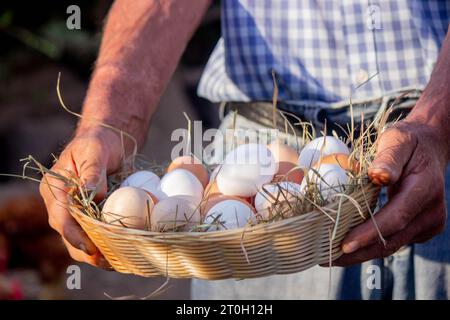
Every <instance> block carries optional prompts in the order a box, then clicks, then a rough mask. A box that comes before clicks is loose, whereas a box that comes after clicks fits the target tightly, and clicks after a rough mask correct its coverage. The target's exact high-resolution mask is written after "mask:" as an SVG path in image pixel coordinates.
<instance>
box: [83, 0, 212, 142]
mask: <svg viewBox="0 0 450 320" xmlns="http://www.w3.org/2000/svg"><path fill="white" fill-rule="evenodd" d="M209 2H210V1H209V0H196V1H182V0H160V1H158V0H134V1H126V0H116V1H115V3H114V4H113V6H112V8H111V10H110V12H109V15H108V19H107V23H106V26H105V29H104V35H103V40H102V43H101V47H100V53H99V57H98V60H97V63H96V66H95V70H94V72H93V75H92V79H91V82H90V85H89V89H88V92H87V95H86V99H85V102H84V106H83V112H82V114H83V120H81V121H80V123H79V126H78V129H77V131H78V132H82V131H84V130H86V129H87V128H90V127H92V126H95V125H96V124H95V123H97V121H102V122H103V123H106V124H108V125H111V126H114V127H116V128H118V129H120V130H123V131H125V132H127V133H129V134H131V135H132V136H134V137H135V138H136V140H137V141H138V144H139V145H141V144H142V142H143V141H144V138H145V135H146V132H147V127H148V123H149V120H150V117H151V115H152V113H153V112H154V110H155V108H156V106H157V104H158V101H159V99H160V96H161V94H162V92H163V91H164V89H165V87H166V85H167V83H168V81H169V79H170V77H171V75H172V74H173V72H174V70H175V68H176V65H177V63H178V60H179V59H180V56H181V54H182V53H183V51H184V48H185V46H186V44H187V42H188V41H189V39H190V37H191V35H192V33H193V32H194V30H195V28H196V27H197V26H198V24H199V23H200V21H201V18H202V16H203V14H204V12H205V11H206V9H207V7H208V4H209ZM89 119H96V121H95V122H94V121H90V120H89Z"/></svg>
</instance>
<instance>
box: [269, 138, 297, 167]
mask: <svg viewBox="0 0 450 320" xmlns="http://www.w3.org/2000/svg"><path fill="white" fill-rule="evenodd" d="M267 147H268V149H269V150H270V151H271V152H272V154H273V157H274V158H275V161H276V162H291V163H295V164H297V160H298V152H297V151H296V150H295V149H294V148H292V147H290V146H288V145H286V144H284V143H282V142H280V141H279V140H275V141H273V142H272V143H270V144H269V145H268V146H267Z"/></svg>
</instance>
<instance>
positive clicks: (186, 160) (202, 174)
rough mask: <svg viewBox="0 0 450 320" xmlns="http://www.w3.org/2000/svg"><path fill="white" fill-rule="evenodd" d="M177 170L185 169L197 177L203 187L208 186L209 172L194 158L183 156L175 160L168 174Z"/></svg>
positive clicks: (168, 169)
mask: <svg viewBox="0 0 450 320" xmlns="http://www.w3.org/2000/svg"><path fill="white" fill-rule="evenodd" d="M175 169H184V170H187V171H189V172H190V173H192V174H193V175H194V176H196V177H197V179H198V180H199V181H200V182H201V183H202V185H203V187H205V186H206V185H207V184H208V171H207V170H206V168H205V166H204V165H203V164H202V163H201V162H200V161H199V160H197V159H195V158H194V157H191V156H182V157H178V158H175V159H174V160H173V161H172V163H171V164H170V165H169V167H168V168H167V172H172V171H173V170H175Z"/></svg>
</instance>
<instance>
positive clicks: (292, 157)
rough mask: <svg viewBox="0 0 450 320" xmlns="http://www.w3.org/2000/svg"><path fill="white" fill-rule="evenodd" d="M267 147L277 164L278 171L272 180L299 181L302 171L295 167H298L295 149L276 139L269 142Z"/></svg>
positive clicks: (302, 174) (300, 180) (301, 177)
mask: <svg viewBox="0 0 450 320" xmlns="http://www.w3.org/2000/svg"><path fill="white" fill-rule="evenodd" d="M268 148H269V150H270V151H271V152H272V154H273V156H274V158H275V161H276V162H277V165H278V171H277V173H276V174H275V176H274V178H273V182H279V181H291V182H295V183H301V182H302V179H303V176H304V172H303V170H302V169H301V168H296V167H298V164H297V161H298V157H299V155H298V153H297V151H296V150H295V149H294V148H292V147H290V146H288V145H285V144H284V143H281V142H280V141H278V140H276V141H274V142H272V143H271V144H269V145H268Z"/></svg>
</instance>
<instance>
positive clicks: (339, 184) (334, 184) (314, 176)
mask: <svg viewBox="0 0 450 320" xmlns="http://www.w3.org/2000/svg"><path fill="white" fill-rule="evenodd" d="M348 182H349V177H348V175H347V173H346V171H345V170H344V169H342V167H340V166H338V165H336V164H322V165H320V167H319V168H317V167H315V168H313V169H310V170H309V171H308V176H307V178H305V179H303V181H302V184H301V191H302V192H305V190H306V188H307V186H308V183H309V184H312V183H315V184H316V185H317V187H318V189H319V192H320V194H321V195H322V197H323V198H324V199H325V200H330V199H331V198H332V196H333V195H334V194H336V193H341V192H344V191H345V185H346V184H348Z"/></svg>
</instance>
